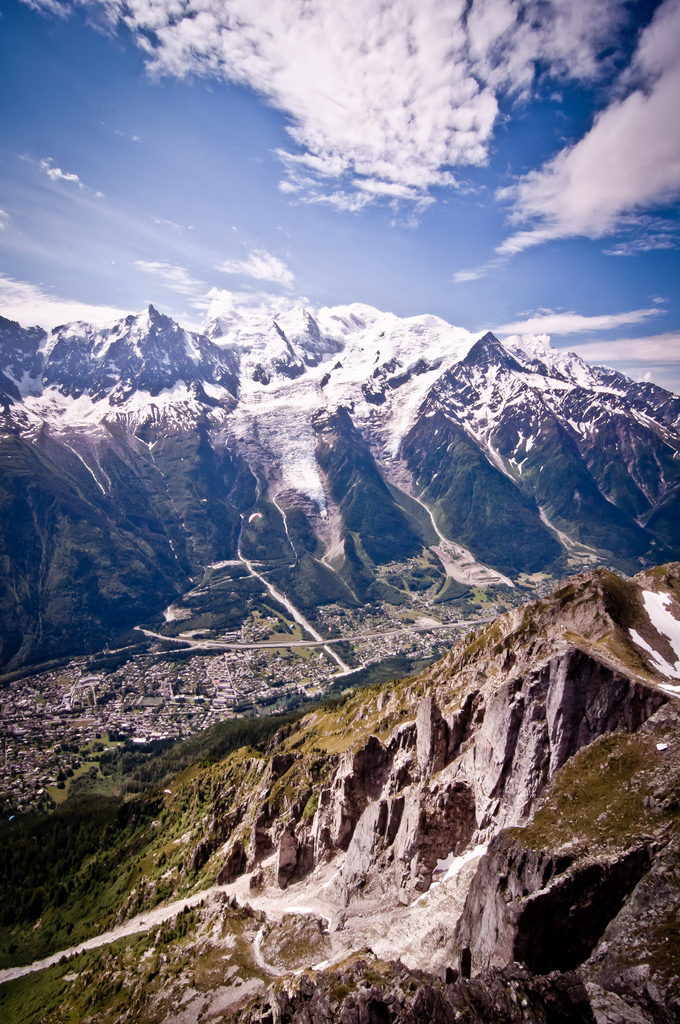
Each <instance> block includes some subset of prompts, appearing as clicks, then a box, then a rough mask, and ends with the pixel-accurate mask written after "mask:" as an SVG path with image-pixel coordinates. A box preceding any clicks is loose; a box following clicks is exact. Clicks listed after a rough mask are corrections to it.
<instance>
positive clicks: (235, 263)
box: [215, 249, 295, 288]
mask: <svg viewBox="0 0 680 1024" xmlns="http://www.w3.org/2000/svg"><path fill="white" fill-rule="evenodd" d="M215 269H216V270H221V271H223V272H224V273H225V274H243V275H244V276H245V277H254V278H255V279H256V280H257V281H273V282H274V283H275V284H282V285H284V286H285V287H286V288H290V287H291V285H292V284H293V281H294V280H295V278H294V275H293V273H292V271H290V270H289V269H288V267H287V266H286V264H285V263H284V262H283V260H280V259H279V258H278V257H277V256H272V255H271V253H268V252H266V251H265V250H264V249H256V250H255V251H254V252H251V254H250V255H249V256H248V258H247V259H245V260H225V261H224V263H219V264H218V265H217V266H216V267H215Z"/></svg>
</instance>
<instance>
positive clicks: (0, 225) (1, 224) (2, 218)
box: [0, 210, 9, 231]
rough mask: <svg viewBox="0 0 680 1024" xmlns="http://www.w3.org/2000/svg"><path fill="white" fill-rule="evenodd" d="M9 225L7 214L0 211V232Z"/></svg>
mask: <svg viewBox="0 0 680 1024" xmlns="http://www.w3.org/2000/svg"><path fill="white" fill-rule="evenodd" d="M8 223H9V214H8V213H6V212H5V210H0V231H4V230H5V228H6V227H7V224H8Z"/></svg>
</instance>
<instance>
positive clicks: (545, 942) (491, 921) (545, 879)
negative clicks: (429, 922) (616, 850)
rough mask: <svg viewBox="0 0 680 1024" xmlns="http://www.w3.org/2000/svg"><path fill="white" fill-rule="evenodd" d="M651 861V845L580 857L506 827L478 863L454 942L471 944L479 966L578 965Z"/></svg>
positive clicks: (545, 968)
mask: <svg viewBox="0 0 680 1024" xmlns="http://www.w3.org/2000/svg"><path fill="white" fill-rule="evenodd" d="M650 865H651V856H650V852H649V850H648V849H647V848H646V847H645V846H644V845H639V846H636V847H635V848H633V849H631V850H626V851H624V852H623V853H621V854H620V855H618V856H613V857H609V858H597V859H593V860H590V861H589V860H587V859H586V861H585V862H579V863H578V864H576V865H574V864H573V858H572V857H570V856H569V855H564V854H562V855H560V854H549V853H544V852H536V851H533V850H527V849H524V848H523V847H522V846H521V845H520V843H519V842H518V841H516V840H514V839H512V838H510V837H509V836H508V835H507V833H504V832H502V833H501V834H500V835H498V836H497V837H496V838H495V839H494V840H493V841H492V842H491V845H490V847H489V851H488V853H487V854H486V856H485V857H484V858H483V859H482V861H481V863H480V865H479V867H478V869H477V873H476V874H475V877H474V879H473V881H472V885H471V887H470V892H469V893H468V898H467V902H466V904H465V910H464V911H463V915H462V917H461V919H460V920H459V922H458V926H457V928H456V932H455V935H454V939H453V946H454V947H455V948H457V949H458V950H459V956H461V957H462V955H463V951H464V950H466V949H467V950H470V952H471V965H472V969H473V970H474V971H479V970H482V969H484V968H487V967H504V966H505V965H506V964H508V963H512V962H515V961H516V962H519V963H523V964H525V965H526V966H527V967H528V968H529V970H531V971H533V972H534V973H536V974H548V973H550V972H551V971H568V970H572V969H573V968H575V967H577V966H578V965H579V964H581V963H583V961H584V960H586V959H587V958H588V957H589V956H590V953H591V952H592V950H593V949H594V947H595V944H596V942H597V940H598V939H599V938H600V936H601V935H602V933H603V932H604V930H605V928H606V926H607V924H608V923H609V921H611V920H612V919H613V918H614V917H615V915H616V914H617V913H618V912H619V910H620V909H621V907H622V905H623V902H624V900H625V899H626V897H627V896H628V895H629V894H630V893H631V892H632V891H633V889H634V888H635V886H636V885H637V883H638V882H639V881H640V879H641V877H642V876H643V875H644V874H645V872H646V871H648V870H649V868H650Z"/></svg>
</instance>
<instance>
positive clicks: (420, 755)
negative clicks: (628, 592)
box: [312, 644, 667, 902]
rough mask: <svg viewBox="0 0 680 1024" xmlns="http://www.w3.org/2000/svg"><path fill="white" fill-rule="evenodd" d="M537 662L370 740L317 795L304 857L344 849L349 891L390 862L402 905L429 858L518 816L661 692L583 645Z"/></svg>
mask: <svg viewBox="0 0 680 1024" xmlns="http://www.w3.org/2000/svg"><path fill="white" fill-rule="evenodd" d="M562 647H563V649H562V651H561V653H559V654H557V655H555V656H553V657H548V658H545V659H544V660H543V661H542V663H541V662H539V663H538V665H536V664H535V663H534V664H533V665H531V667H528V668H527V671H525V672H523V673H520V674H515V675H514V676H513V677H512V678H511V679H508V681H507V682H503V683H502V684H501V685H498V686H496V687H494V688H493V689H489V688H485V689H480V690H472V691H470V692H468V693H467V695H466V697H465V699H464V700H463V702H462V704H461V707H460V708H459V710H457V711H456V712H454V713H453V714H452V715H451V716H450V719H449V720H448V721H447V719H446V718H445V717H444V715H443V714H442V712H441V711H440V709H439V707H438V706H437V704H436V703H435V702H434V699H433V698H432V697H431V696H428V697H425V698H423V700H422V701H421V702H420V704H419V705H418V711H417V715H416V723H415V729H414V728H413V725H412V724H407V725H405V726H402V727H400V728H399V729H397V730H396V731H395V732H394V733H393V734H392V735H391V736H390V738H389V739H388V741H387V742H386V743H385V744H382V743H381V741H380V740H379V739H378V738H377V737H375V736H371V737H370V738H369V740H368V742H367V744H366V746H365V747H364V748H362V749H360V750H359V751H358V752H357V753H355V754H354V755H352V757H351V759H350V758H349V757H348V758H346V759H345V760H344V761H343V765H342V766H341V768H340V769H339V771H338V774H337V776H336V778H335V780H334V783H333V786H332V787H331V789H330V791H326V792H325V793H324V794H323V798H322V800H321V802H320V806H319V808H318V811H317V814H316V817H315V820H314V825H313V828H312V834H313V836H314V841H315V847H314V857H315V860H319V859H321V858H323V857H324V856H327V855H328V854H329V853H331V852H332V851H333V850H335V849H338V848H340V849H347V857H346V860H345V863H344V865H343V869H342V880H343V883H344V885H345V886H346V889H347V893H348V894H351V892H352V891H353V890H355V889H357V888H364V887H365V886H366V884H367V883H368V882H369V881H370V875H371V873H372V872H373V873H374V874H375V876H376V883H377V884H379V885H380V886H381V887H384V886H385V884H386V879H387V876H385V874H384V872H383V869H384V868H385V867H386V866H388V865H390V864H393V866H394V870H393V877H394V879H395V883H396V886H397V889H398V891H399V892H400V899H402V901H403V902H407V901H408V900H409V899H410V898H411V895H412V894H413V893H417V892H423V891H425V890H427V889H428V888H429V886H430V882H431V880H432V872H433V869H434V867H435V866H436V863H437V861H438V860H439V859H443V858H445V857H446V856H447V855H448V854H450V853H454V855H457V854H458V853H460V852H461V851H462V850H463V849H465V847H466V846H467V845H468V844H469V843H470V841H471V839H472V836H473V834H475V833H478V838H483V836H482V834H483V833H484V834H488V833H489V832H491V833H492V834H493V833H494V832H496V831H498V829H499V828H501V827H503V826H508V825H516V824H519V823H520V822H521V821H523V820H524V819H526V817H527V816H528V815H529V814H530V812H531V810H532V808H533V807H534V805H535V803H536V800H537V799H538V798H539V796H540V795H541V793H542V791H543V789H544V788H545V785H546V784H547V782H548V781H549V779H550V778H551V777H552V776H553V775H554V774H555V772H556V771H557V770H558V769H559V768H560V767H561V766H562V765H563V764H564V763H565V762H566V761H567V760H568V758H569V757H571V756H572V755H573V754H574V753H576V751H578V750H579V749H581V747H584V746H587V745H588V744H589V743H591V742H592V741H593V740H594V739H596V738H597V737H598V736H601V735H603V734H605V733H609V732H615V731H620V730H625V731H635V730H636V729H638V728H639V727H640V726H641V725H642V723H643V722H644V721H645V720H646V719H647V718H649V716H650V715H652V714H653V713H654V711H656V710H657V708H659V707H661V706H662V705H663V704H665V703H666V700H667V698H666V696H665V695H664V694H663V693H660V692H659V691H658V690H654V689H652V688H651V687H649V686H646V685H644V684H642V683H640V682H637V681H635V680H633V679H631V678H630V677H629V676H625V675H623V674H622V673H621V672H618V671H615V670H613V669H612V668H611V667H610V666H608V665H606V664H604V663H603V662H601V661H599V660H596V659H595V658H593V657H592V656H591V655H590V654H588V653H586V652H584V651H583V650H581V649H579V648H576V647H572V646H569V645H564V644H563V645H562Z"/></svg>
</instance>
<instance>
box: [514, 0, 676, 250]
mask: <svg viewBox="0 0 680 1024" xmlns="http://www.w3.org/2000/svg"><path fill="white" fill-rule="evenodd" d="M679 38H680V0H665V2H664V3H663V4H662V5H661V6H660V7H659V8H658V10H657V12H656V14H655V16H654V19H653V20H652V22H651V24H650V25H649V26H648V27H647V28H646V29H645V30H644V32H643V33H642V35H641V37H640V43H639V46H638V50H637V53H636V55H635V59H634V61H633V63H632V65H631V67H630V68H629V69H628V71H627V73H626V74H625V75H624V76H623V79H622V83H621V84H622V86H624V85H627V86H630V85H631V84H634V85H635V88H634V89H633V90H632V91H630V92H628V94H627V95H625V96H624V97H623V98H617V99H616V100H615V101H614V102H612V103H611V104H610V105H609V106H608V107H607V108H606V109H605V110H604V111H602V113H601V114H600V115H599V116H598V117H597V118H596V119H595V123H594V125H593V127H592V128H591V129H590V131H589V132H587V133H586V135H584V136H583V138H582V139H580V140H579V141H578V142H577V143H576V144H575V145H573V146H570V147H567V148H566V149H563V150H562V151H561V152H560V153H558V154H557V156H556V157H554V158H553V159H552V160H550V161H548V163H546V164H544V166H543V167H542V168H540V170H534V171H530V172H529V173H528V174H526V175H524V177H523V178H521V179H520V180H519V181H518V182H517V183H516V184H515V185H513V186H511V187H510V188H507V189H503V190H501V191H500V192H499V193H498V197H499V198H500V199H510V200H512V201H513V204H514V206H513V211H512V216H511V219H512V221H513V222H515V223H517V224H520V223H528V224H529V227H528V228H527V229H524V230H520V231H518V232H516V233H515V234H513V235H511V236H510V237H509V238H507V239H506V240H505V241H504V242H503V243H502V245H501V246H500V247H499V248H498V250H497V251H498V252H499V253H501V254H508V255H511V254H514V253H517V252H520V251H522V250H523V249H527V248H529V247H530V246H534V245H539V244H540V243H542V242H544V241H547V240H549V239H554V238H567V237H570V236H576V235H582V236H586V237H588V238H601V237H602V236H604V235H606V234H611V233H612V232H613V231H615V230H617V229H618V227H619V226H620V225H621V223H622V221H623V222H624V223H625V218H626V215H629V214H630V213H631V212H632V213H635V212H636V211H640V210H644V209H650V208H653V207H654V206H655V205H658V204H661V203H664V202H667V201H668V200H669V199H671V198H672V197H674V196H676V195H677V194H678V193H679V192H680V119H678V111H677V108H678V96H680V47H678V39H679ZM642 234H643V236H644V238H645V239H646V245H647V248H652V247H655V245H654V233H653V232H651V233H650V232H649V230H643V232H642ZM656 241H657V243H658V244H659V245H660V247H664V248H666V247H668V246H669V244H670V240H669V238H668V237H667V235H665V236H664V235H663V233H662V237H659V238H657V239H656ZM673 244H674V243H673ZM641 247H642V248H644V245H643V244H642V243H641ZM613 251H614V252H617V254H620V255H626V254H629V253H630V252H632V251H634V250H633V249H632V247H631V245H630V243H629V244H628V248H626V246H625V245H624V246H623V247H622V248H620V249H619V250H613Z"/></svg>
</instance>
